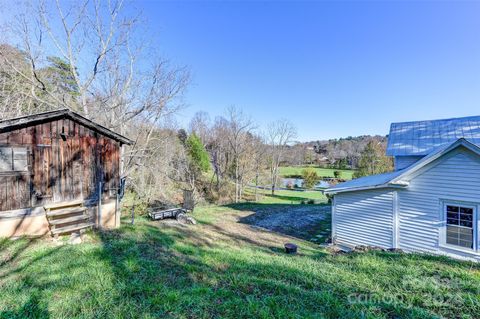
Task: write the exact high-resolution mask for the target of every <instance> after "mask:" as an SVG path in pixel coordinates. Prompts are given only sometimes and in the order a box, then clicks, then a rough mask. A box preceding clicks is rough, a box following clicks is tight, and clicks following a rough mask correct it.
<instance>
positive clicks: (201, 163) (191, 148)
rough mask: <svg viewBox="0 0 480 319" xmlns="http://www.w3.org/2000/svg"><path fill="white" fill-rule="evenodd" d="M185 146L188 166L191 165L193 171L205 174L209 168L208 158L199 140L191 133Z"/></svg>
mask: <svg viewBox="0 0 480 319" xmlns="http://www.w3.org/2000/svg"><path fill="white" fill-rule="evenodd" d="M185 144H186V149H187V153H188V157H189V160H190V165H192V167H193V168H194V169H195V170H198V171H200V172H203V173H205V172H207V171H208V169H209V168H210V157H209V155H208V152H207V150H206V149H205V146H203V144H202V141H201V140H200V138H199V137H198V136H197V135H195V133H192V134H190V136H189V137H188V138H187V140H186V142H185Z"/></svg>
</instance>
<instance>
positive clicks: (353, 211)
mask: <svg viewBox="0 0 480 319" xmlns="http://www.w3.org/2000/svg"><path fill="white" fill-rule="evenodd" d="M334 223H335V226H334V228H335V240H336V243H338V244H340V245H346V246H357V245H368V246H380V247H384V248H391V247H393V191H392V190H389V189H380V190H370V191H357V192H347V193H340V194H337V195H335V208H334Z"/></svg>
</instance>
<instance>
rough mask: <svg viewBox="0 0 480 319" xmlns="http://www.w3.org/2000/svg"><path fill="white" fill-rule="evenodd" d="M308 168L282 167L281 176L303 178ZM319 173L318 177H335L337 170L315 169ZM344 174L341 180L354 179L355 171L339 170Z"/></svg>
mask: <svg viewBox="0 0 480 319" xmlns="http://www.w3.org/2000/svg"><path fill="white" fill-rule="evenodd" d="M306 167H308V166H285V167H280V175H281V176H287V177H288V176H301V175H302V170H303V169H305V168H306ZM311 167H313V168H315V170H316V171H317V174H318V176H327V177H334V176H333V172H334V171H337V170H336V169H333V168H320V167H315V166H311ZM338 171H340V172H342V174H341V176H340V178H343V179H352V175H353V172H354V171H353V170H349V169H345V170H338Z"/></svg>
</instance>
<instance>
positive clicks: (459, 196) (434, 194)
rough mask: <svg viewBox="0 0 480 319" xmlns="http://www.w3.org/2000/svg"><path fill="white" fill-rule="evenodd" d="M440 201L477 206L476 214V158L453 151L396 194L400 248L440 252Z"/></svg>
mask: <svg viewBox="0 0 480 319" xmlns="http://www.w3.org/2000/svg"><path fill="white" fill-rule="evenodd" d="M442 200H447V201H460V202H467V203H473V204H475V203H477V204H476V205H477V212H478V205H479V204H480V160H479V158H478V156H477V155H475V154H473V153H472V152H471V151H468V150H467V149H465V148H459V149H456V150H453V151H452V152H450V153H449V154H446V155H445V156H444V157H442V158H440V159H438V160H437V161H436V162H433V163H431V164H430V165H428V166H426V167H425V169H424V170H422V171H421V172H418V173H417V174H416V176H414V177H412V178H411V180H410V185H409V187H408V188H407V189H404V190H399V191H398V213H399V245H400V248H402V249H404V250H407V251H421V252H439V251H443V249H442V248H441V247H440V244H441V243H440V230H441V229H442V227H443V226H444V223H445V222H444V220H443V210H442V207H441V205H442ZM478 238H479V236H477V240H478ZM454 254H456V255H459V256H466V255H467V254H462V253H460V252H455V253H454ZM477 258H479V259H480V257H477Z"/></svg>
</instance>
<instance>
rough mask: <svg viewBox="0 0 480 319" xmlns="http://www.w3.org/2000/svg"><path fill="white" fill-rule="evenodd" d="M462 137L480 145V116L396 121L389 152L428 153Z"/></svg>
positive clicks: (390, 138) (395, 154) (389, 142)
mask: <svg viewBox="0 0 480 319" xmlns="http://www.w3.org/2000/svg"><path fill="white" fill-rule="evenodd" d="M460 138H464V139H467V140H469V141H471V142H472V143H475V144H479V145H480V116H470V117H461V118H451V119H444V120H431V121H416V122H403V123H392V125H391V126H390V134H389V136H388V145H387V155H389V156H408V155H419V156H424V155H428V154H430V153H431V152H433V151H434V150H436V149H437V148H438V147H442V146H445V145H448V144H450V143H452V142H455V141H456V140H458V139H460Z"/></svg>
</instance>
